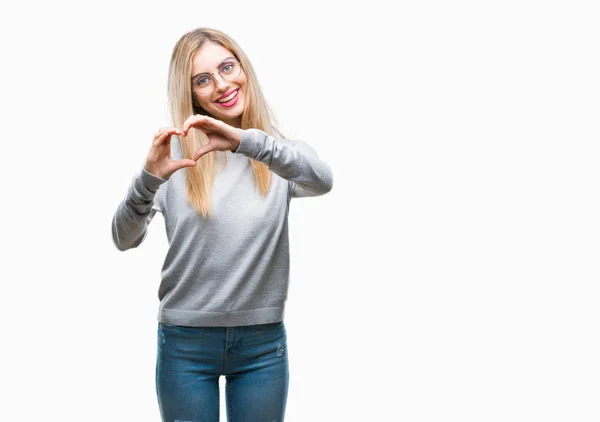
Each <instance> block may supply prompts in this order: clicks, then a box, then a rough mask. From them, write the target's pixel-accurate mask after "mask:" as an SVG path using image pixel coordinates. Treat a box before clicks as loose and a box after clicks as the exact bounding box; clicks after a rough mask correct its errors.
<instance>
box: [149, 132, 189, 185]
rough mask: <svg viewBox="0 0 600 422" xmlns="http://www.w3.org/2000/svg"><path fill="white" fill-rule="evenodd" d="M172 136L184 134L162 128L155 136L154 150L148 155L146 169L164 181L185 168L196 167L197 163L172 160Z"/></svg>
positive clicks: (186, 160) (187, 160) (185, 160)
mask: <svg viewBox="0 0 600 422" xmlns="http://www.w3.org/2000/svg"><path fill="white" fill-rule="evenodd" d="M171 135H178V136H181V135H183V132H182V131H181V130H179V129H176V128H174V127H166V128H161V129H159V130H158V132H157V133H156V134H155V135H154V142H152V149H151V150H150V152H149V153H148V158H147V159H146V164H145V165H144V169H145V170H146V171H147V172H148V173H151V174H153V175H155V176H158V177H160V178H162V179H168V178H169V177H171V175H172V174H173V173H175V172H176V171H177V170H179V169H181V168H184V167H194V166H195V165H196V161H194V160H189V159H183V160H173V159H172V158H171Z"/></svg>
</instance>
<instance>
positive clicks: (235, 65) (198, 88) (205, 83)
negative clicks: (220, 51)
mask: <svg viewBox="0 0 600 422" xmlns="http://www.w3.org/2000/svg"><path fill="white" fill-rule="evenodd" d="M240 73H242V66H241V65H240V63H239V62H236V61H229V62H225V63H223V64H222V65H221V67H220V69H219V74H220V75H221V77H222V78H223V79H225V80H226V81H228V82H231V81H233V80H235V79H236V78H237V77H238V76H240ZM214 76H215V75H213V76H204V77H202V78H201V79H199V80H197V81H194V83H193V88H194V91H195V92H196V94H198V95H200V96H202V97H203V96H205V95H210V94H211V93H212V92H213V89H214V86H215V81H214Z"/></svg>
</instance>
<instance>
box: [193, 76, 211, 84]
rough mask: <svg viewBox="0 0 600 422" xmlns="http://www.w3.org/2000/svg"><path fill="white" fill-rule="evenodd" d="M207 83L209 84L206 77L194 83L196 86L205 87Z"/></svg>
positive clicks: (208, 79)
mask: <svg viewBox="0 0 600 422" xmlns="http://www.w3.org/2000/svg"><path fill="white" fill-rule="evenodd" d="M209 82H210V78H209V77H207V76H203V77H201V78H199V79H198V80H197V81H196V83H197V84H198V86H206V85H208V83H209Z"/></svg>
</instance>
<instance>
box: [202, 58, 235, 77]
mask: <svg viewBox="0 0 600 422" xmlns="http://www.w3.org/2000/svg"><path fill="white" fill-rule="evenodd" d="M229 59H233V60H236V58H235V57H227V58H225V59H223V61H221V63H219V65H218V66H217V69H218V68H219V67H221V65H222V64H223V63H225V62H226V61H227V60H229ZM208 74H209V73H207V72H202V73H198V74H197V75H194V76H192V80H194V79H196V78H197V77H198V76H200V75H208Z"/></svg>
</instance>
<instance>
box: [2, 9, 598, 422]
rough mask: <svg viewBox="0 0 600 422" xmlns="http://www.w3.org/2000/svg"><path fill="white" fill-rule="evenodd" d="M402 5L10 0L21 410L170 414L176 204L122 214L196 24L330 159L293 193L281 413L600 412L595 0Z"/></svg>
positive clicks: (418, 417)
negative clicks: (164, 373) (147, 213)
mask: <svg viewBox="0 0 600 422" xmlns="http://www.w3.org/2000/svg"><path fill="white" fill-rule="evenodd" d="M386 4H387V3H385V2H383V1H368V2H356V3H352V2H350V3H346V2H337V3H336V2H325V1H320V2H310V1H303V2H296V3H293V4H290V3H286V2H281V3H276V2H261V1H253V2H238V1H227V2H216V1H211V2H209V1H188V2H171V3H170V5H169V6H167V5H166V4H163V3H160V4H159V3H156V4H154V3H152V2H97V3H95V4H88V3H86V2H81V3H73V4H71V3H68V2H60V1H59V2H49V3H45V2H25V3H19V6H15V5H14V3H13V4H12V5H10V6H7V5H4V6H2V10H1V13H0V23H1V25H0V31H1V39H2V41H1V42H2V63H3V64H2V78H0V84H1V86H0V88H1V91H0V92H1V101H2V110H1V112H2V114H1V115H2V121H3V124H2V130H3V136H2V140H3V142H2V144H3V152H2V158H3V159H2V172H1V175H2V180H3V182H4V183H3V199H2V207H1V211H0V212H1V213H2V219H1V223H0V224H2V236H1V238H2V246H3V252H2V256H3V259H2V262H3V265H2V273H1V279H2V282H1V286H2V296H1V299H2V303H1V306H0V317H1V318H2V323H3V324H2V326H3V330H2V337H1V339H2V343H1V345H2V348H1V349H2V356H3V357H2V359H1V360H0V374H1V376H0V385H1V386H2V387H3V389H2V391H4V396H3V399H2V402H3V405H2V419H3V420H19V421H21V420H23V421H34V420H35V421H37V420H60V421H159V420H160V418H159V413H158V405H157V401H156V393H155V384H154V375H155V373H154V370H155V366H154V365H155V354H156V312H157V309H158V299H157V290H158V284H159V281H160V280H159V277H160V268H161V266H162V260H163V258H164V255H165V253H166V248H167V240H166V235H165V231H164V220H163V219H162V217H161V216H160V215H158V216H157V217H156V219H155V220H154V221H153V222H152V224H151V226H150V232H149V235H148V237H147V238H146V240H145V242H144V243H143V244H142V245H141V246H140V247H139V248H137V249H135V250H130V251H127V252H124V253H123V252H119V251H118V250H117V249H116V248H115V247H114V245H113V244H112V239H111V232H110V224H111V219H112V216H113V213H114V211H115V210H116V208H117V205H118V203H119V202H120V201H121V200H122V199H123V197H124V195H125V193H126V191H127V188H128V186H129V183H130V181H131V179H132V177H133V176H134V175H135V173H136V172H138V171H139V170H140V168H141V166H142V165H143V162H144V160H145V156H146V153H147V151H148V148H149V146H150V143H151V140H152V136H153V134H154V133H155V132H156V130H157V129H158V128H159V127H161V126H164V125H165V124H167V123H168V118H167V111H166V100H167V98H166V82H167V71H168V62H169V58H170V54H171V51H172V48H173V46H174V44H175V42H176V41H177V39H178V38H179V37H180V36H181V35H182V34H183V33H184V32H186V31H187V30H190V29H192V28H195V27H199V26H209V27H215V28H218V29H221V30H223V31H225V32H227V33H228V34H230V35H231V36H233V37H234V38H235V39H236V40H237V41H238V42H239V43H240V45H241V46H242V48H244V49H245V51H246V52H247V53H248V55H249V57H250V58H251V60H252V62H253V64H254V66H255V69H256V71H257V73H258V76H259V80H260V82H261V84H262V86H263V89H264V91H265V94H266V96H267V99H268V101H269V103H270V105H271V106H272V108H273V109H274V111H275V113H276V115H277V116H278V118H279V121H280V123H281V129H282V130H283V131H284V134H286V135H287V136H288V137H290V138H296V139H302V140H305V141H306V142H308V143H310V144H311V145H312V146H313V147H314V148H315V150H316V151H317V153H318V154H319V156H320V157H321V158H322V159H324V160H325V161H326V162H327V163H329V164H330V165H331V167H332V169H333V171H334V176H335V182H334V188H333V190H332V191H331V192H330V193H329V194H327V195H325V196H322V197H317V198H299V199H294V200H293V202H292V205H291V210H290V216H289V221H290V241H291V254H292V261H291V265H292V267H291V271H292V272H291V284H290V292H289V300H288V303H287V309H286V316H285V323H286V328H287V332H288V353H289V357H290V376H291V380H290V390H289V396H288V406H287V412H286V415H287V417H286V421H289V422H294V421H302V422H305V421H355V420H356V421H384V420H385V421H389V420H397V421H410V422H421V421H435V422H440V421H461V422H467V421H473V422H481V421H486V422H491V421H528V422H529V421H579V422H583V421H597V420H599V418H600V408H599V407H598V397H599V395H600V384H599V381H598V380H599V379H600V363H599V360H598V356H600V342H599V337H598V329H599V324H598V322H599V317H600V311H599V307H598V302H599V292H600V289H599V287H598V282H599V281H600V278H599V270H598V252H599V247H598V239H599V235H600V230H599V229H600V227H599V223H598V216H599V215H600V214H599V212H600V201H599V199H598V180H599V176H600V174H599V173H600V172H599V169H598V158H599V156H598V152H599V147H598V141H599V136H598V135H599V130H598V112H599V111H600V103H599V98H600V97H599V94H600V89H599V88H600V87H599V82H598V81H599V79H598V75H599V74H600V63H599V59H598V51H599V50H598V47H599V45H598V44H599V43H598V40H599V39H600V34H599V32H600V31H599V29H598V25H597V23H598V18H599V16H598V12H597V10H596V9H595V8H594V2H592V1H589V2H584V1H569V2H567V1H554V2H542V1H527V0H526V1H523V0H521V1H502V2H500V1H491V2H490V1H488V2H478V1H455V2H443V1H419V2H400V3H397V4H396V5H394V8H392V6H391V5H386ZM223 382H224V379H222V386H224V384H223ZM222 394H223V392H222ZM222 397H223V400H222V401H221V403H222V406H223V408H224V405H225V404H224V403H225V402H224V396H222ZM222 412H223V414H224V409H223V410H222ZM223 420H224V419H223Z"/></svg>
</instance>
